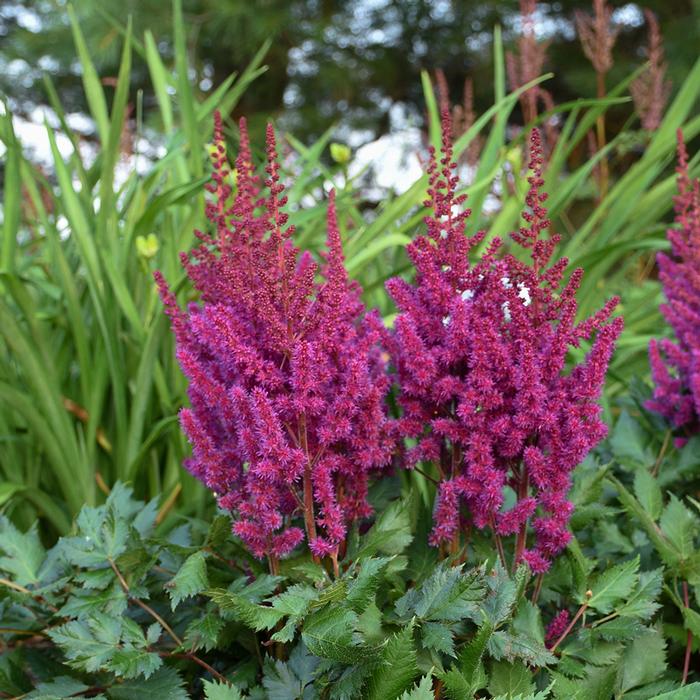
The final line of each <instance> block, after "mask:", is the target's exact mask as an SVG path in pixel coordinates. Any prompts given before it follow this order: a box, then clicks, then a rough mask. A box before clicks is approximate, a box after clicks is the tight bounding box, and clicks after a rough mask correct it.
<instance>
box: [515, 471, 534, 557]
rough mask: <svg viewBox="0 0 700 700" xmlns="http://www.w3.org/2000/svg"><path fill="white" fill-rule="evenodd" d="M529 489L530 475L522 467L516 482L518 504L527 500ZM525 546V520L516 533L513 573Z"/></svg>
mask: <svg viewBox="0 0 700 700" xmlns="http://www.w3.org/2000/svg"><path fill="white" fill-rule="evenodd" d="M529 489H530V475H529V474H528V471H527V467H525V465H523V468H522V471H521V473H520V479H519V480H518V503H520V501H522V500H524V499H525V498H527V494H528V491H529ZM526 544H527V519H526V520H524V521H523V524H522V525H521V526H520V531H519V532H518V539H517V540H516V543H515V556H514V557H513V571H515V569H516V568H517V566H518V564H519V563H520V559H521V557H522V556H523V552H524V551H525V545H526Z"/></svg>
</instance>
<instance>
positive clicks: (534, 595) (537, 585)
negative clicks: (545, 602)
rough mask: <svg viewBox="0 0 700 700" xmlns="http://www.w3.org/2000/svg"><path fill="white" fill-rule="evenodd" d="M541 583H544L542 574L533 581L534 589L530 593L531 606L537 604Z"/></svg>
mask: <svg viewBox="0 0 700 700" xmlns="http://www.w3.org/2000/svg"><path fill="white" fill-rule="evenodd" d="M542 581H544V574H538V576H537V578H536V579H535V588H534V590H533V591H532V604H533V605H535V604H536V603H537V600H538V598H539V597H540V591H541V590H542Z"/></svg>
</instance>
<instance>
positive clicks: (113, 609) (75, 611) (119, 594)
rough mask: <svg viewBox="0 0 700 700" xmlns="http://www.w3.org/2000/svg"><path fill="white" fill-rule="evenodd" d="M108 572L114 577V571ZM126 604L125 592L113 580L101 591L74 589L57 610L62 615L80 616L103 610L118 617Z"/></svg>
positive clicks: (87, 615)
mask: <svg viewBox="0 0 700 700" xmlns="http://www.w3.org/2000/svg"><path fill="white" fill-rule="evenodd" d="M110 573H111V574H112V579H114V573H113V572H112V571H111V570H110ZM127 605H128V601H127V597H126V593H124V590H123V589H122V587H121V586H120V585H119V584H118V583H117V582H116V581H115V582H114V583H113V584H112V585H111V586H110V587H109V588H107V589H105V590H103V591H96V590H94V589H87V590H76V591H75V592H74V593H73V595H71V596H70V597H69V598H68V600H67V601H66V604H65V605H64V606H63V607H62V608H61V609H60V611H59V612H60V614H61V615H62V616H63V617H76V618H82V617H89V616H91V615H93V614H94V613H99V612H103V613H107V614H108V615H111V616H113V617H117V618H118V617H120V616H121V614H122V613H123V612H124V611H125V610H126V608H127Z"/></svg>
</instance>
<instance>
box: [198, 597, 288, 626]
mask: <svg viewBox="0 0 700 700" xmlns="http://www.w3.org/2000/svg"><path fill="white" fill-rule="evenodd" d="M202 593H204V595H206V596H208V597H209V598H211V599H212V601H214V603H215V604H216V605H218V606H219V608H220V609H221V611H222V612H223V613H226V615H227V617H228V618H229V619H236V620H240V621H241V622H242V623H243V624H244V625H246V626H247V627H250V629H252V630H254V631H256V632H260V631H262V630H269V629H272V628H273V627H274V626H275V625H276V624H277V623H278V622H279V621H280V620H281V619H282V617H284V614H283V613H281V612H279V611H278V610H275V609H274V608H272V607H270V606H266V605H256V604H255V603H251V602H250V601H249V600H247V599H246V598H244V597H243V596H242V595H238V594H236V593H231V592H230V591H225V590H223V589H221V588H218V589H214V590H210V591H202Z"/></svg>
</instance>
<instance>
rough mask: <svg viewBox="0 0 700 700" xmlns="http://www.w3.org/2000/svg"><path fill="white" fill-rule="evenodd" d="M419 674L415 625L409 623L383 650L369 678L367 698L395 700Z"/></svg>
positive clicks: (372, 699)
mask: <svg viewBox="0 0 700 700" xmlns="http://www.w3.org/2000/svg"><path fill="white" fill-rule="evenodd" d="M417 675H418V666H417V663H416V648H415V644H414V642H413V625H409V626H407V627H405V628H404V629H402V630H401V631H400V632H398V633H397V634H395V635H394V636H393V637H391V638H390V639H389V641H388V642H387V644H386V646H385V647H384V649H383V650H382V656H381V662H380V663H379V665H378V666H377V668H376V669H375V671H374V672H373V673H372V675H371V676H370V679H369V685H368V689H367V698H368V700H395V698H397V697H398V696H399V695H401V694H402V693H403V691H404V690H406V688H408V687H409V686H410V685H411V683H413V680H414V679H415V677H416V676H417Z"/></svg>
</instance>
